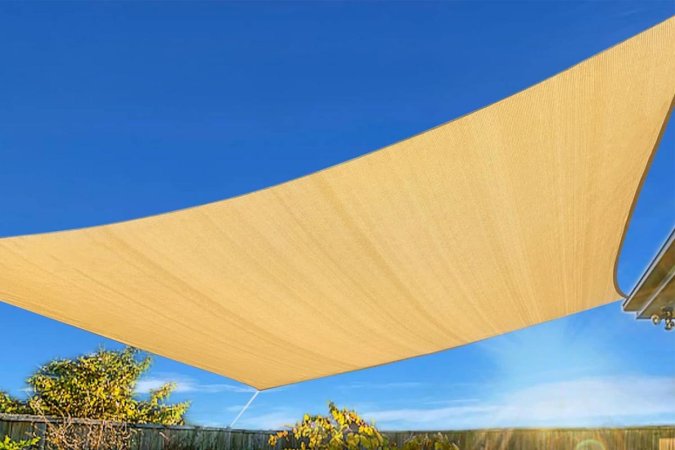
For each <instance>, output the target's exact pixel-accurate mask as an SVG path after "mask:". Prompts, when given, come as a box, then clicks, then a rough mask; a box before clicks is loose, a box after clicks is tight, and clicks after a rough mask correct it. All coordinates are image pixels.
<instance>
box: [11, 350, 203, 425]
mask: <svg viewBox="0 0 675 450" xmlns="http://www.w3.org/2000/svg"><path fill="white" fill-rule="evenodd" d="M150 361H151V360H150V357H149V356H144V355H142V354H141V353H140V352H139V351H138V350H136V349H134V348H130V347H129V348H125V349H123V350H119V351H109V350H99V351H97V352H96V353H92V354H89V355H83V356H80V357H78V358H74V359H57V360H54V361H50V362H48V363H47V364H45V365H44V366H42V367H40V368H39V369H38V370H37V372H35V374H33V375H32V376H31V377H30V378H28V380H27V383H28V385H29V386H30V388H31V391H32V393H33V394H32V396H31V397H30V398H29V399H28V401H25V402H24V401H20V400H16V399H14V398H12V397H10V396H9V395H7V394H5V393H4V392H0V413H7V414H35V415H39V416H49V417H54V416H55V417H61V418H64V419H65V418H68V419H70V418H81V419H95V420H105V421H113V422H129V423H156V424H161V425H182V424H183V423H184V415H185V413H186V412H187V409H188V407H189V406H190V405H189V403H176V404H167V403H166V401H167V399H168V398H169V395H170V394H171V392H172V391H173V389H174V387H175V386H174V385H173V384H171V383H168V384H165V385H163V386H161V387H160V388H159V389H156V390H154V391H152V392H150V396H149V398H148V399H147V400H140V399H138V398H136V397H135V395H134V390H135V388H136V383H137V382H138V379H139V378H140V377H141V376H142V375H143V373H145V372H146V371H147V370H148V368H149V367H150Z"/></svg>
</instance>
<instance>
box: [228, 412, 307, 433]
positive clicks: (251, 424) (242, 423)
mask: <svg viewBox="0 0 675 450" xmlns="http://www.w3.org/2000/svg"><path fill="white" fill-rule="evenodd" d="M300 417H302V412H300V411H296V410H294V409H291V408H276V409H274V410H272V411H270V412H267V413H263V414H258V415H254V416H249V417H246V416H242V418H241V419H240V420H239V422H238V423H237V424H236V425H235V428H249V429H259V430H278V429H280V428H283V427H287V426H289V425H293V424H294V423H295V422H297V421H298V419H299V418H300Z"/></svg>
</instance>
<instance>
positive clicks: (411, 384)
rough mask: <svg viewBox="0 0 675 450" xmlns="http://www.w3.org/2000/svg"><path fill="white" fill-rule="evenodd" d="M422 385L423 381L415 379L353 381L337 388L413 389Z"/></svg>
mask: <svg viewBox="0 0 675 450" xmlns="http://www.w3.org/2000/svg"><path fill="white" fill-rule="evenodd" d="M422 386H424V383H419V382H417V381H399V382H389V383H367V382H354V383H349V384H343V385H342V386H339V389H414V388H419V387H422Z"/></svg>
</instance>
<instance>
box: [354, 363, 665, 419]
mask: <svg viewBox="0 0 675 450" xmlns="http://www.w3.org/2000/svg"><path fill="white" fill-rule="evenodd" d="M363 416H364V417H366V418H370V419H374V420H375V421H376V422H377V423H378V425H379V426H381V427H383V428H385V429H405V428H417V429H457V428H487V427H528V426H602V425H614V426H620V425H639V424H648V423H654V422H655V421H656V422H659V421H660V422H662V423H663V422H672V421H673V420H675V378H671V377H649V376H641V377H629V376H628V377H626V376H624V377H595V378H579V379H575V380H569V381H562V382H551V383H540V384H537V385H534V386H531V387H528V388H524V389H519V390H515V391H513V392H509V393H505V394H503V395H501V396H500V398H497V399H494V400H491V401H485V402H483V403H472V404H470V405H457V406H446V407H440V408H400V409H388V410H373V411H366V412H364V414H363Z"/></svg>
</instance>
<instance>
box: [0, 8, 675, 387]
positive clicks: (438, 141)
mask: <svg viewBox="0 0 675 450" xmlns="http://www.w3.org/2000/svg"><path fill="white" fill-rule="evenodd" d="M495 76H498V74H495ZM674 94H675V19H672V18H671V19H670V20H668V21H666V22H663V23H661V24H659V25H657V26H656V27H654V28H652V29H650V30H648V31H646V32H644V33H642V34H640V35H638V36H636V37H634V38H632V39H630V40H628V41H626V42H624V43H622V44H620V45H618V46H616V47H613V48H611V49H609V50H607V51H605V52H603V53H601V54H599V55H597V56H595V57H593V58H591V59H589V60H586V61H585V62H583V63H581V64H579V65H577V66H575V67H573V68H571V69H569V70H567V71H565V72H562V73H560V74H558V75H557V76H555V77H553V78H550V79H548V80H546V81H544V82H542V83H540V84H537V85H535V86H533V87H531V88H529V89H527V90H525V91H523V92H520V93H518V94H516V95H514V96H512V97H509V98H507V99H505V100H503V101H500V102H498V103H496V104H493V105H491V106H489V107H487V108H484V109H482V110H479V111H476V112H474V113H472V114H469V115H467V116H465V117H462V118H460V119H457V120H455V121H453V122H450V123H447V124H445V125H442V126H439V127H437V128H434V129H432V130H430V131H427V132H425V133H423V134H420V135H418V136H415V137H413V138H411V139H408V140H406V141H403V142H399V143H397V144H394V145H392V146H389V147H386V148H384V149H381V150H379V151H376V152H373V153H370V154H368V155H366V156H363V157H360V158H358V159H355V160H352V161H349V162H346V163H343V164H340V165H337V166H334V167H331V168H329V169H326V170H323V171H321V172H318V173H314V174H312V175H309V176H306V177H304V178H300V179H297V180H293V181H291V182H288V183H284V184H281V185H278V186H275V187H272V188H269V189H265V190H262V191H258V192H254V193H251V194H248V195H244V196H241V197H237V198H233V199H229V200H225V201H221V202H217V203H212V204H208V205H203V206H198V207H195V208H191V209H186V210H181V211H176V212H172V213H168V214H163V215H158V216H153V217H148V218H143V219H139V220H133V221H129V222H123V223H117V224H112V225H105V226H98V227H93V228H86V229H80V230H73V231H64V232H57V233H49V234H41V235H33V236H20V237H12V238H5V239H1V240H0V299H2V300H3V301H6V302H8V303H10V304H13V305H16V306H19V307H21V308H25V309H27V310H30V311H34V312H36V313H39V314H42V315H45V316H47V317H51V318H53V319H57V320H59V321H62V322H65V323H68V324H71V325H74V326H76V327H80V328H83V329H85V330H89V331H92V332H95V333H98V334H101V335H103V336H107V337H109V338H112V339H115V340H118V341H121V342H124V343H127V344H131V345H134V346H137V347H140V348H142V349H145V350H148V351H151V352H154V353H156V354H159V355H163V356H166V357H169V358H173V359H175V360H178V361H181V362H184V363H187V364H190V365H193V366H196V367H200V368H202V369H206V370H209V371H211V372H215V373H218V374H222V375H225V376H228V377H231V378H234V379H236V380H239V381H241V382H243V383H246V384H248V385H251V386H254V387H256V388H258V389H265V388H271V387H275V386H280V385H285V384H289V383H294V382H299V381H302V380H309V379H313V378H317V377H323V376H327V375H332V374H337V373H341V372H347V371H352V370H356V369H362V368H366V367H371V366H376V365H380V364H384V363H388V362H392V361H397V360H401V359H404V358H410V357H414V356H418V355H424V354H429V353H432V352H436V351H440V350H444V349H448V348H451V347H455V346H458V345H462V344H467V343H470V342H475V341H478V340H481V339H485V338H488V337H490V336H495V335H498V334H502V333H505V332H508V331H512V330H517V329H520V328H524V327H527V326H530V325H533V324H537V323H540V322H544V321H548V320H551V319H555V318H559V317H563V316H566V315H569V314H572V313H576V312H578V311H583V310H586V309H589V308H593V307H595V306H598V305H602V304H604V303H607V302H610V301H613V300H616V299H618V298H619V297H620V296H621V293H620V291H619V289H618V288H617V285H616V283H615V274H614V272H615V264H616V260H617V255H618V253H619V250H620V247H621V243H622V239H623V234H624V230H625V228H626V226H627V221H628V219H629V216H630V212H631V209H632V205H633V202H634V198H635V197H636V195H637V192H638V191H639V187H640V185H641V180H642V177H643V174H644V173H645V171H646V169H647V167H648V163H649V160H650V157H651V155H652V153H653V151H654V149H655V147H656V145H657V142H658V140H659V137H660V134H661V132H662V129H663V127H664V124H665V122H666V120H667V116H668V114H669V111H670V109H671V107H672V102H673V95H674Z"/></svg>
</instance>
